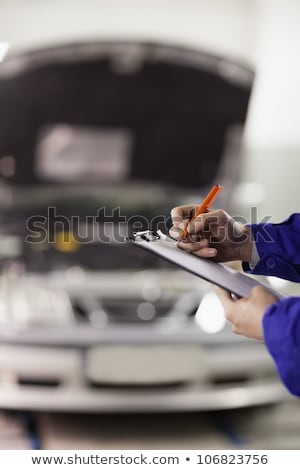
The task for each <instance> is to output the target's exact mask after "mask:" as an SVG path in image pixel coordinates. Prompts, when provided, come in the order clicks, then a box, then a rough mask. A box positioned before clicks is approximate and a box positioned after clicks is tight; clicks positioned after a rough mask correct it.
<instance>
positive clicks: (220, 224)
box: [170, 205, 253, 262]
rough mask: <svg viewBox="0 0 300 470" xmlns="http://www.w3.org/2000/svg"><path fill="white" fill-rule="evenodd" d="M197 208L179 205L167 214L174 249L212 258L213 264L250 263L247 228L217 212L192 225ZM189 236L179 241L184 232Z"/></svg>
mask: <svg viewBox="0 0 300 470" xmlns="http://www.w3.org/2000/svg"><path fill="white" fill-rule="evenodd" d="M196 209H197V206H195V205H190V206H180V207H175V208H174V209H172V211H171V217H172V222H173V226H172V227H171V229H170V235H171V237H173V238H175V239H176V240H178V246H179V247H180V248H182V249H183V250H186V251H190V252H191V253H193V254H194V255H197V256H202V257H206V258H214V259H215V261H217V262H224V261H233V260H242V261H247V262H250V261H251V255H252V243H253V242H252V239H251V236H252V233H251V229H250V227H247V226H245V225H243V224H240V223H239V222H237V221H235V220H234V219H233V218H232V217H231V216H230V215H229V214H227V213H226V212H224V211H223V210H221V209H218V210H214V211H209V212H205V213H204V214H201V215H200V216H198V217H197V218H196V219H195V220H193V221H192V222H189V220H190V219H191V218H192V216H193V213H194V212H195V210H196ZM185 228H187V229H188V232H189V236H188V237H187V238H186V239H185V240H181V238H182V235H183V231H184V229H185Z"/></svg>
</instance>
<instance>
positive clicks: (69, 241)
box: [55, 231, 79, 253]
mask: <svg viewBox="0 0 300 470" xmlns="http://www.w3.org/2000/svg"><path fill="white" fill-rule="evenodd" d="M55 248H56V249H57V250H58V251H62V252H64V253H72V252H73V251H76V250H79V243H78V241H77V240H75V238H74V237H73V233H72V232H65V231H62V232H57V233H56V237H55Z"/></svg>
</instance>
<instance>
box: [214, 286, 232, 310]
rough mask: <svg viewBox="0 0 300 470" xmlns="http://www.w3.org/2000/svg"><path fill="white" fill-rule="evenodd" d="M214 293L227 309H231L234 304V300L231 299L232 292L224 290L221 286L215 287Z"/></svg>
mask: <svg viewBox="0 0 300 470" xmlns="http://www.w3.org/2000/svg"><path fill="white" fill-rule="evenodd" d="M214 291H215V292H216V294H217V295H218V297H219V299H220V300H221V302H222V304H223V305H224V307H225V309H226V308H228V307H231V306H232V304H234V300H233V299H232V297H231V294H230V292H228V291H227V290H225V289H222V288H221V287H219V286H216V285H214Z"/></svg>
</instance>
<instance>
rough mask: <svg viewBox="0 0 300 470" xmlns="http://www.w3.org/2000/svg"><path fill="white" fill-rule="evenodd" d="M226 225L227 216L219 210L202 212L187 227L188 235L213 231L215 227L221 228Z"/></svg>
mask: <svg viewBox="0 0 300 470" xmlns="http://www.w3.org/2000/svg"><path fill="white" fill-rule="evenodd" d="M226 223H227V214H226V212H224V211H223V210H221V209H216V210H213V211H208V212H204V213H203V214H200V215H199V216H197V217H196V218H195V219H194V220H193V221H192V222H190V223H189V224H188V226H187V230H188V232H189V233H201V232H204V231H205V230H209V231H210V232H213V231H214V228H216V227H222V226H224V225H225V224H226Z"/></svg>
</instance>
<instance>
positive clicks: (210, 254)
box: [191, 248, 218, 258]
mask: <svg viewBox="0 0 300 470" xmlns="http://www.w3.org/2000/svg"><path fill="white" fill-rule="evenodd" d="M191 253H192V255H195V256H199V257H201V258H214V257H215V256H217V254H218V252H217V250H216V249H215V248H200V249H199V250H194V251H192V252H191Z"/></svg>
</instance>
